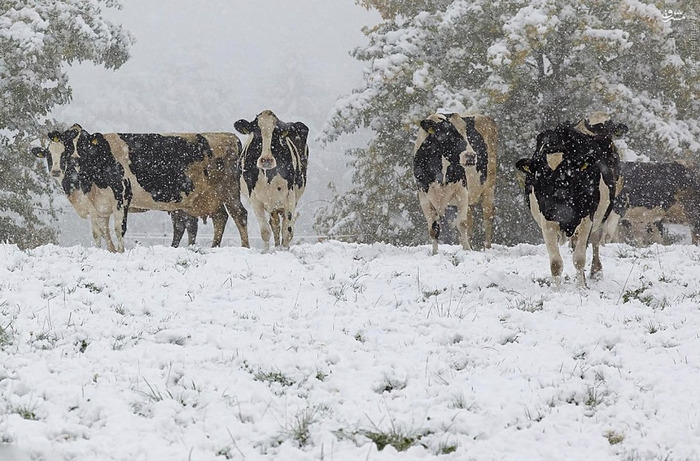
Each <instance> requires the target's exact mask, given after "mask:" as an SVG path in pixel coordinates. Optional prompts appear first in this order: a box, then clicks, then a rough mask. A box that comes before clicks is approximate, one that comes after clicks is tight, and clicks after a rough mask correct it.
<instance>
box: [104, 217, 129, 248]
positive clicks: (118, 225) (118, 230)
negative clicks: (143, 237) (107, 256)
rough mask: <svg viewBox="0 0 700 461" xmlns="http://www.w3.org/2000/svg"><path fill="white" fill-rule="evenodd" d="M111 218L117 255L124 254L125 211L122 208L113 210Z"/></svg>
mask: <svg viewBox="0 0 700 461" xmlns="http://www.w3.org/2000/svg"><path fill="white" fill-rule="evenodd" d="M113 216H114V223H113V224H114V234H115V235H116V236H117V253H124V234H125V233H126V209H125V208H124V207H121V208H119V209H115V210H114V213H113ZM107 219H109V218H107Z"/></svg>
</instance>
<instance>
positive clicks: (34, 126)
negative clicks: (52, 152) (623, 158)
mask: <svg viewBox="0 0 700 461" xmlns="http://www.w3.org/2000/svg"><path fill="white" fill-rule="evenodd" d="M103 6H104V7H107V8H110V7H117V8H118V7H120V5H119V3H118V1H117V0H84V1H80V2H74V1H68V0H21V1H19V0H15V1H12V0H0V56H2V59H0V242H10V243H16V244H17V245H19V246H21V247H28V246H36V245H39V244H42V243H47V242H52V241H55V239H56V231H55V230H53V229H51V227H50V226H49V225H48V222H47V221H48V220H49V219H50V218H51V217H52V216H54V209H53V206H52V201H51V198H50V197H51V195H50V193H51V191H52V190H53V188H52V186H53V180H51V179H50V178H49V176H48V174H47V172H46V167H45V165H41V167H39V168H37V167H36V164H37V160H36V159H35V158H34V157H33V156H31V154H29V145H30V142H31V141H32V140H35V139H37V138H40V137H42V136H44V135H45V133H46V132H48V130H49V127H50V126H53V122H52V121H50V120H48V119H47V115H48V114H49V112H50V111H51V109H52V108H54V107H55V106H56V105H61V104H66V103H68V102H70V100H71V88H70V86H69V82H68V76H67V73H66V66H65V64H72V63H74V62H82V61H91V62H93V63H95V64H98V65H103V66H105V67H106V68H108V69H117V68H118V67H120V66H121V65H122V64H123V63H124V62H126V60H127V59H128V57H129V54H128V48H129V46H130V45H131V44H132V42H133V39H132V38H131V37H130V35H129V34H128V33H127V32H126V31H124V30H123V29H122V28H121V26H117V25H114V24H112V23H110V22H109V21H107V20H105V19H104V17H103V15H102V14H103V12H102V7H103Z"/></svg>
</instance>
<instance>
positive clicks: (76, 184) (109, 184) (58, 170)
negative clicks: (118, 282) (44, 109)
mask: <svg viewBox="0 0 700 461" xmlns="http://www.w3.org/2000/svg"><path fill="white" fill-rule="evenodd" d="M61 135H62V134H61V133H58V132H52V133H50V134H49V137H50V138H51V139H52V142H51V144H49V148H48V149H47V148H44V147H34V148H33V149H32V153H33V154H34V155H35V156H36V157H38V158H45V159H46V162H47V166H48V169H49V173H50V174H51V176H52V177H53V178H54V179H56V181H57V182H58V184H59V186H60V187H61V189H62V190H63V192H64V193H65V194H66V197H67V198H68V201H69V202H70V204H71V205H72V206H73V208H74V209H75V211H76V212H77V213H78V215H79V216H80V217H81V218H83V219H87V218H90V225H91V229H92V238H93V240H94V241H95V246H97V247H98V248H99V247H100V246H101V245H102V240H104V241H105V244H106V246H107V249H108V250H109V251H111V252H113V253H115V252H123V251H124V239H123V236H124V234H125V233H126V217H127V212H128V208H129V203H130V199H131V188H130V185H129V184H128V182H127V181H124V179H123V177H124V169H123V168H122V166H121V165H120V164H119V162H117V161H116V160H115V159H114V158H110V157H102V158H100V157H98V156H88V155H85V156H83V157H80V156H78V155H77V154H76V153H75V146H73V145H72V144H71V146H72V147H73V149H72V150H71V151H70V153H68V151H67V150H66V149H64V148H63V147H61V148H58V147H57V146H56V145H57V144H61V146H62V142H63V141H62V138H61ZM63 154H65V155H63ZM112 216H113V217H114V232H115V234H116V237H117V245H116V246H115V245H114V242H113V241H112V237H111V235H110V231H109V220H110V218H111V217H112Z"/></svg>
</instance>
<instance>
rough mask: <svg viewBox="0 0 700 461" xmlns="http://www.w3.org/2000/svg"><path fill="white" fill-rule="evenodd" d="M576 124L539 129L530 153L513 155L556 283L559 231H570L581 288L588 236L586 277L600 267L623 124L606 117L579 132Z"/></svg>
mask: <svg viewBox="0 0 700 461" xmlns="http://www.w3.org/2000/svg"><path fill="white" fill-rule="evenodd" d="M579 125H580V124H579ZM579 125H574V124H571V123H562V124H559V125H557V126H556V128H554V129H550V130H545V131H543V132H542V133H540V134H539V135H538V136H537V145H536V148H535V153H534V154H533V156H532V157H531V158H522V159H520V160H518V161H517V162H516V165H515V166H516V168H517V169H518V170H519V171H521V172H523V173H525V193H526V200H527V204H528V207H529V208H530V212H531V213H532V216H533V218H534V219H535V221H536V222H537V224H538V225H539V227H540V229H541V230H542V236H543V237H544V242H545V246H546V248H547V252H548V254H549V260H550V271H551V274H552V277H553V279H554V282H555V284H556V285H559V284H560V281H561V280H560V279H561V274H562V270H563V261H562V258H561V254H560V253H559V241H560V240H561V237H562V234H563V235H564V236H566V237H569V238H571V237H574V236H575V244H574V252H573V263H574V267H575V268H576V279H577V283H578V284H579V286H582V287H584V286H586V276H585V265H586V248H587V246H588V242H589V240H590V241H591V243H592V246H593V260H592V263H591V277H595V276H597V275H598V274H599V273H600V271H601V270H602V264H601V262H600V254H599V248H600V237H601V234H602V230H601V229H602V226H603V224H604V222H605V221H606V220H607V218H608V216H609V215H610V212H611V210H612V203H613V200H614V199H615V196H616V193H617V182H618V179H619V163H620V157H619V155H618V153H617V149H616V148H614V143H613V142H612V137H613V136H621V135H623V134H624V133H626V132H627V127H626V126H625V125H623V124H615V123H613V122H610V123H608V124H606V125H604V126H603V125H601V126H600V127H599V128H601V130H600V131H599V132H598V133H597V134H596V133H595V132H592V131H591V132H590V133H586V132H583V130H581V127H580V126H579ZM577 126H578V128H577ZM602 128H605V130H603V129H602ZM611 146H612V147H611Z"/></svg>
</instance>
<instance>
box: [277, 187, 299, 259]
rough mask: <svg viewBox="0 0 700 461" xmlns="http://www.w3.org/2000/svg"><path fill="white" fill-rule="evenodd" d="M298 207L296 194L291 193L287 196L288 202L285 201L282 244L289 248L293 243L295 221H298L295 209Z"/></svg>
mask: <svg viewBox="0 0 700 461" xmlns="http://www.w3.org/2000/svg"><path fill="white" fill-rule="evenodd" d="M296 207H297V202H296V195H295V194H294V193H290V194H289V195H288V196H287V203H285V206H284V210H282V211H281V213H282V229H281V231H282V246H283V247H285V248H289V246H290V245H291V244H292V238H294V221H296V215H295V210H296Z"/></svg>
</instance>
